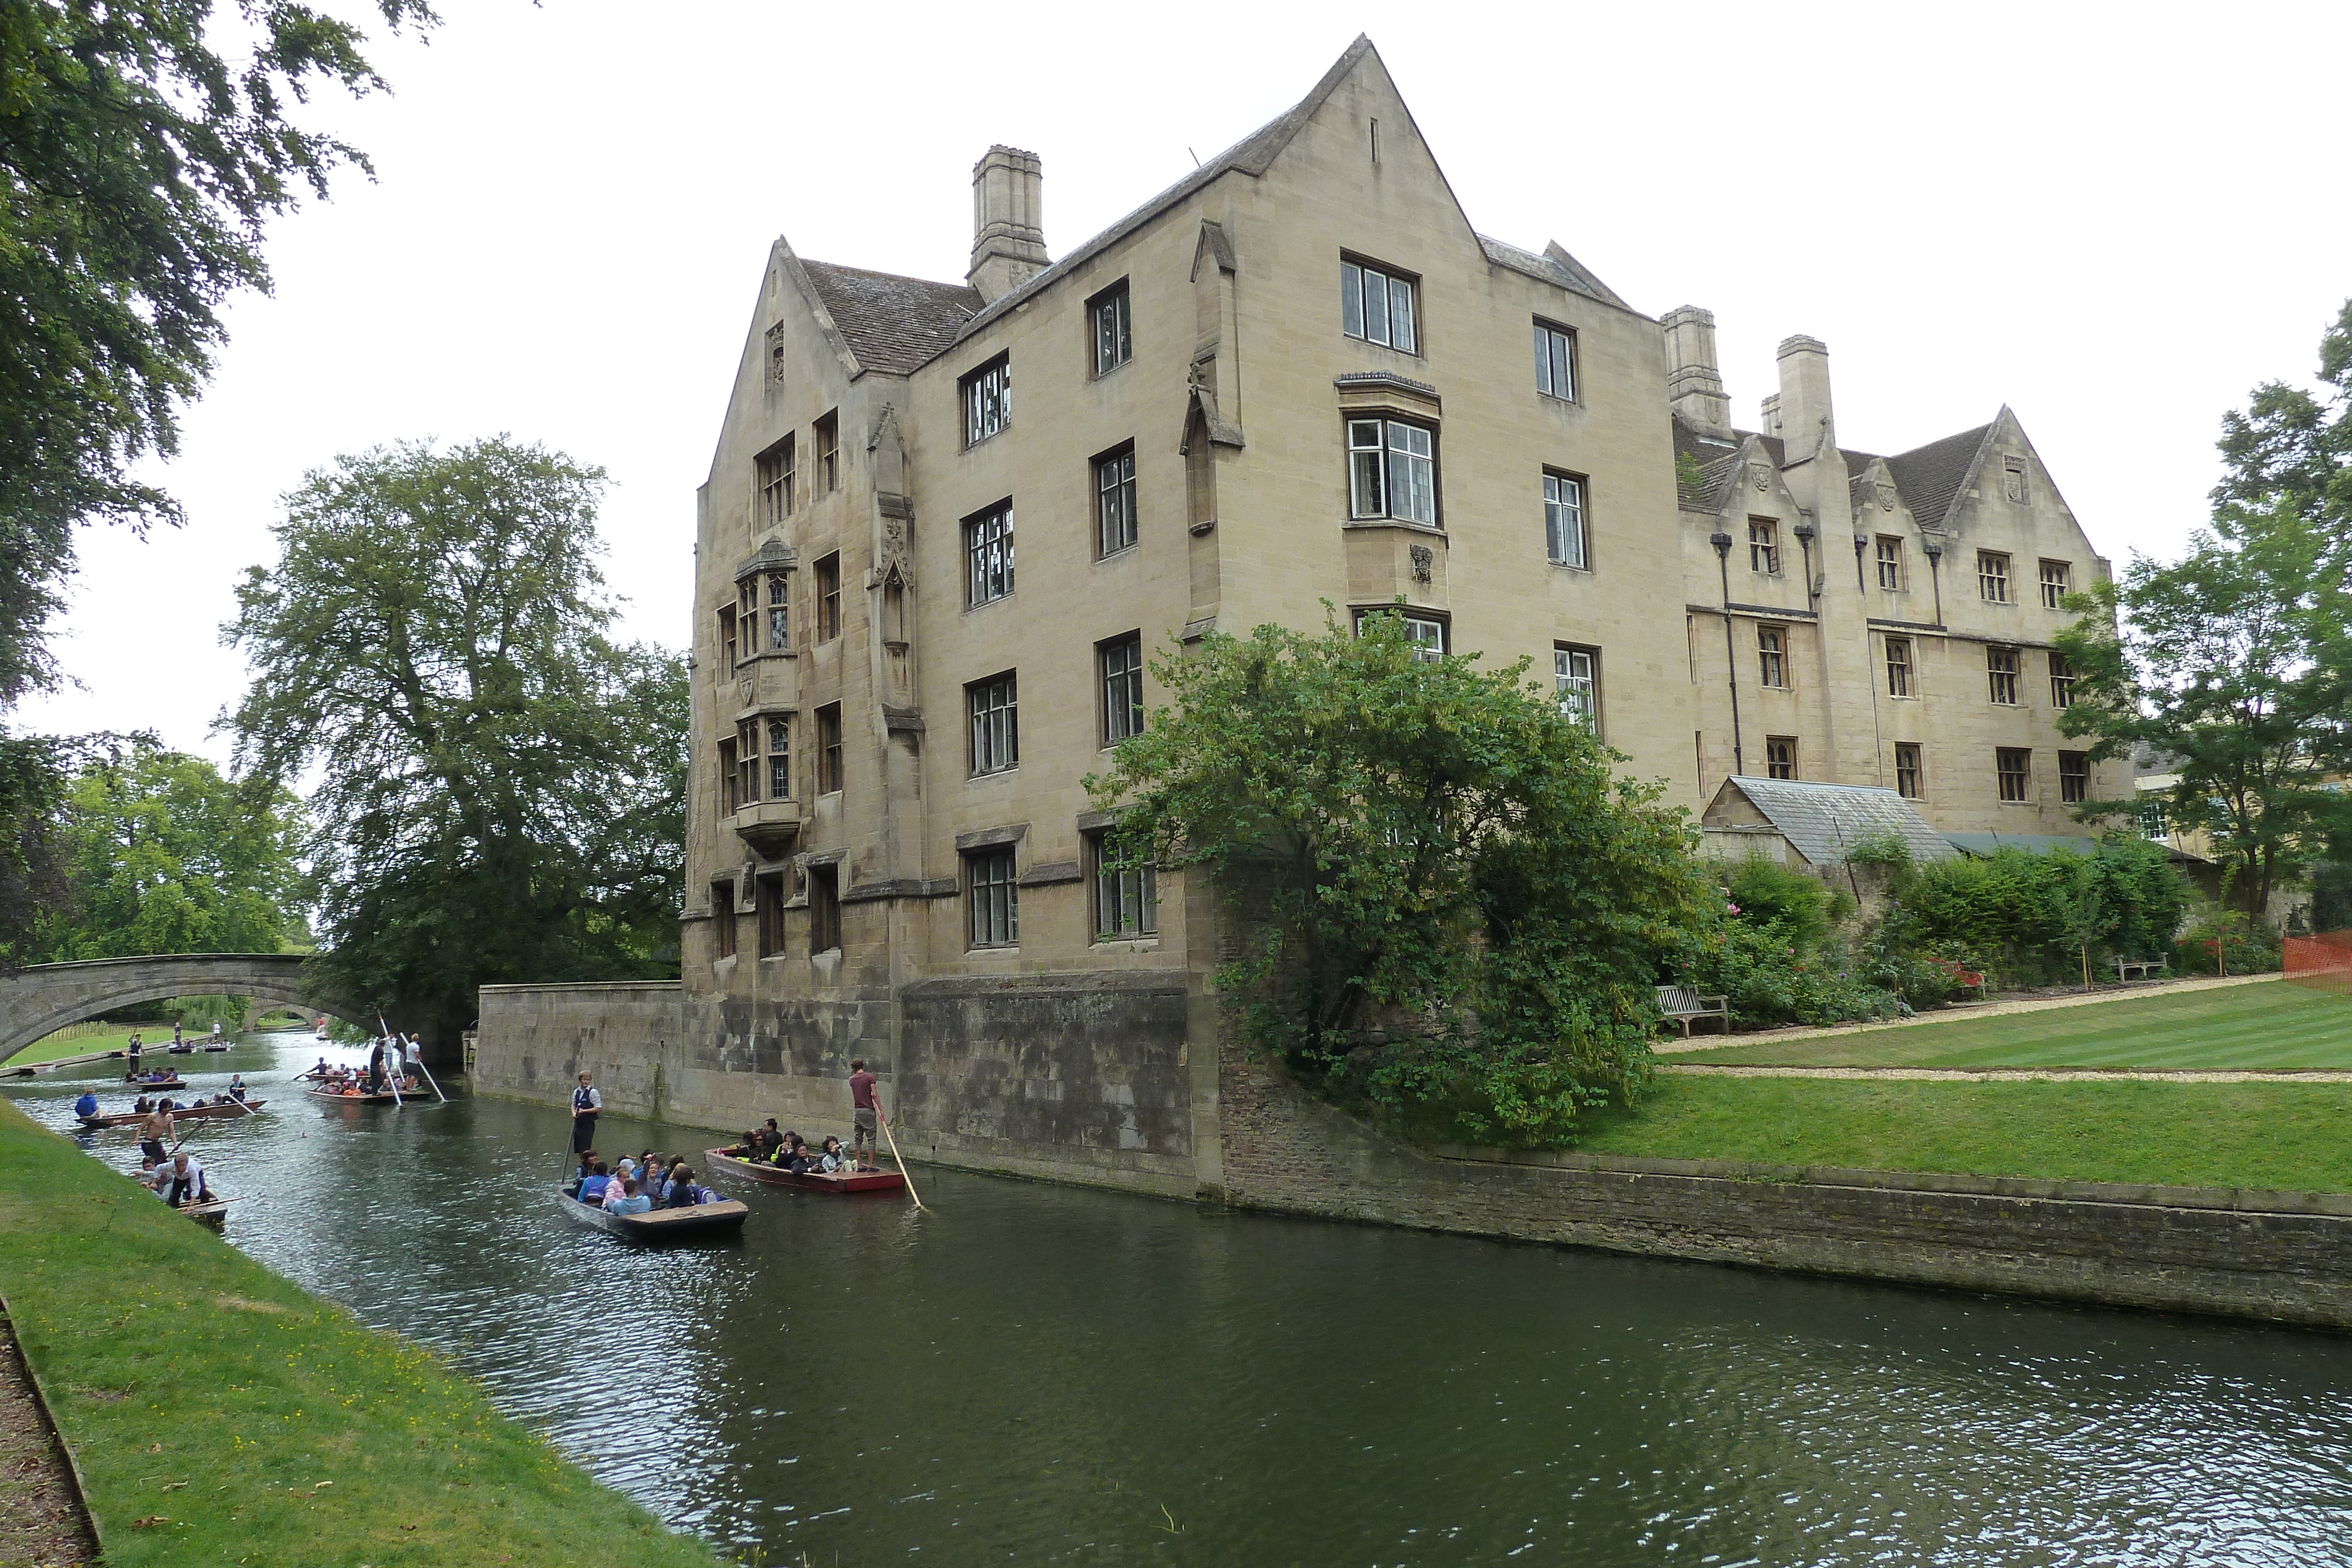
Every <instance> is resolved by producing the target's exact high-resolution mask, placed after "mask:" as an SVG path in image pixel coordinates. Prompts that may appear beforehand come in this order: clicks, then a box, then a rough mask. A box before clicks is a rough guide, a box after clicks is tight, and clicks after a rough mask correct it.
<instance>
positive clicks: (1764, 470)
mask: <svg viewBox="0 0 2352 1568" xmlns="http://www.w3.org/2000/svg"><path fill="white" fill-rule="evenodd" d="M1748 477H1749V478H1750V479H1752V480H1754V481H1755V482H1756V487H1757V488H1758V489H1759V490H1769V489H1770V488H1771V487H1772V465H1770V464H1769V463H1750V464H1749V465H1748Z"/></svg>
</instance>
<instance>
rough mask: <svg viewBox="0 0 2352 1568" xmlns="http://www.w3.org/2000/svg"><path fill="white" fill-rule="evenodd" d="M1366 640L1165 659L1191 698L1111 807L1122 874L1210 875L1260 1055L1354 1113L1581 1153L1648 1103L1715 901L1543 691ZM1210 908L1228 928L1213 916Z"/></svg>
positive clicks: (1233, 973) (1165, 713)
mask: <svg viewBox="0 0 2352 1568" xmlns="http://www.w3.org/2000/svg"><path fill="white" fill-rule="evenodd" d="M1474 664H1475V655H1474V656H1472V657H1464V658H1454V657H1436V658H1432V657H1430V656H1429V655H1428V653H1427V651H1426V650H1425V649H1424V648H1423V647H1422V646H1421V645H1420V644H1417V643H1413V642H1412V641H1410V640H1409V638H1408V637H1407V635H1406V632H1405V629H1404V626H1403V623H1402V621H1401V620H1400V619H1399V618H1398V617H1396V616H1392V615H1374V616H1370V617H1368V618H1367V619H1366V620H1365V622H1364V625H1363V628H1362V632H1361V634H1360V635H1358V634H1357V633H1355V632H1351V631H1349V629H1347V628H1345V627H1342V626H1339V625H1338V624H1337V623H1336V622H1334V623H1331V624H1328V625H1327V626H1326V628H1325V630H1324V631H1323V632H1322V633H1320V634H1319V635H1313V636H1310V635H1307V634H1305V633H1302V632H1293V631H1289V630H1286V629H1285V628H1282V627H1277V626H1260V627H1259V628H1257V629H1256V630H1255V632H1252V633H1251V635H1250V636H1249V637H1247V638H1246V639H1243V638H1235V637H1232V636H1229V635H1223V634H1212V635H1210V636H1208V637H1205V638H1203V639H1202V640H1201V642H1200V643H1198V644H1197V645H1195V646H1193V647H1192V648H1190V649H1188V650H1186V651H1185V652H1183V653H1181V655H1177V656H1173V657H1170V658H1166V659H1163V660H1160V661H1155V662H1154V664H1152V673H1153V674H1154V676H1155V677H1156V678H1157V679H1158V680H1159V681H1160V683H1161V685H1163V686H1164V687H1166V688H1167V690H1168V691H1169V693H1170V695H1171V701H1170V704H1169V706H1166V707H1165V708H1162V709H1160V710H1158V711H1156V712H1155V713H1154V714H1153V715H1152V716H1151V719H1150V725H1149V727H1148V728H1147V729H1146V731H1145V733H1144V734H1142V735H1141V736H1139V737H1136V738H1134V739H1132V740H1129V741H1127V742H1125V743H1124V744H1123V745H1121V746H1120V747H1119V749H1118V753H1117V755H1116V757H1115V758H1114V761H1113V765H1112V767H1111V768H1110V769H1109V771H1108V772H1107V773H1105V774H1102V775H1099V776H1097V777H1094V778H1091V779H1088V780H1087V788H1088V789H1089V790H1090V791H1091V792H1092V793H1093V795H1094V796H1095V798H1096V800H1097V803H1098V804H1101V805H1104V806H1106V807H1113V806H1116V807H1120V808H1121V810H1122V814H1121V815H1120V817H1119V819H1118V831H1117V836H1116V837H1115V838H1114V839H1113V840H1112V841H1110V842H1109V843H1108V845H1107V846H1106V853H1107V854H1108V856H1109V857H1110V862H1111V863H1112V864H1113V865H1114V866H1117V865H1120V864H1125V865H1129V866H1132V867H1140V866H1142V865H1145V864H1153V865H1157V866H1160V867H1164V868H1170V869H1180V870H1186V871H1192V872H1197V873H1201V874H1202V876H1203V877H1204V878H1206V879H1208V880H1210V881H1211V882H1213V883H1214V884H1215V885H1216V886H1218V887H1219V888H1221V889H1222V890H1223V894H1224V896H1226V897H1228V898H1231V899H1233V900H1234V901H1235V908H1234V914H1235V915H1236V917H1237V918H1238V920H1239V921H1240V924H1241V928H1242V929H1244V930H1246V931H1249V932H1250V933H1251V935H1250V936H1249V937H1248V938H1247V939H1246V940H1245V941H1244V943H1243V944H1242V946H1241V948H1240V951H1239V955H1238V956H1236V957H1235V958H1234V960H1233V961H1232V962H1231V963H1229V964H1228V965H1226V966H1225V967H1224V968H1223V970H1222V971H1221V972H1220V974H1219V977H1218V983H1219V985H1220V986H1221V987H1222V988H1223V989H1224V991H1225V993H1226V994H1227V995H1228V996H1229V998H1232V1000H1233V1001H1234V1004H1235V1005H1236V1006H1237V1007H1238V1008H1239V1009H1241V1013H1242V1018H1243V1020H1244V1030H1245V1032H1246V1035H1247V1038H1248V1039H1249V1040H1250V1041H1251V1042H1252V1043H1253V1044H1254V1045H1255V1047H1257V1048H1259V1049H1264V1050H1268V1051H1276V1052H1279V1053H1280V1054H1281V1055H1282V1056H1284V1057H1285V1058H1286V1060H1287V1061H1289V1062H1290V1063H1291V1064H1292V1065H1293V1066H1294V1067H1295V1068H1297V1069H1298V1070H1300V1071H1303V1072H1305V1073H1307V1075H1309V1076H1310V1078H1312V1079H1314V1080H1317V1081H1318V1082H1322V1083H1323V1084H1324V1085H1325V1086H1326V1087H1327V1088H1330V1089H1333V1090H1334V1091H1336V1092H1345V1093H1352V1094H1360V1095H1367V1096H1369V1097H1370V1099H1371V1100H1373V1101H1374V1102H1376V1103H1381V1104H1384V1105H1387V1106H1390V1107H1391V1108H1396V1109H1406V1108H1409V1107H1410V1106H1412V1105H1413V1104H1416V1103H1436V1104H1439V1105H1441V1106H1443V1107H1444V1109H1445V1110H1446V1111H1447V1112H1448V1113H1451V1114H1452V1115H1454V1117H1455V1119H1456V1120H1457V1121H1458V1123H1459V1124H1461V1126H1462V1129H1463V1130H1464V1131H1465V1132H1468V1133H1470V1134H1473V1135H1477V1136H1496V1135H1499V1136H1503V1137H1507V1138H1511V1139H1514V1140H1520V1141H1529V1142H1546V1141H1557V1140H1559V1138H1561V1137H1563V1136H1565V1135H1566V1134H1567V1133H1568V1132H1569V1130H1570V1128H1571V1127H1572V1126H1573V1124H1574V1121H1575V1118H1576V1115H1577V1113H1578V1111H1579V1109H1580V1108H1581V1107H1588V1106H1591V1105H1594V1104H1597V1103H1601V1101H1603V1100H1605V1099H1607V1098H1608V1097H1609V1096H1611V1095H1612V1094H1616V1095H1620V1096H1625V1097H1630V1096H1632V1095H1633V1094H1634V1093H1635V1092H1638V1090H1639V1088H1640V1086H1641V1084H1642V1083H1643V1082H1644V1081H1645V1079H1646V1076H1647V1071H1648V1063H1649V1048H1648V1043H1647V1041H1648V1032H1649V1027H1650V1025H1651V1023H1652V1022H1653V1021H1654V1019H1655V1016H1656V1013H1655V1002H1654V994H1653V993H1652V990H1651V986H1652V985H1653V983H1654V980H1655V979H1656V977H1657V975H1658V972H1659V970H1660V969H1661V967H1662V966H1663V965H1664V963H1665V962H1666V961H1667V959H1668V957H1669V956H1670V955H1671V953H1672V952H1673V951H1675V949H1676V948H1677V946H1679V945H1680V943H1681V942H1682V940H1683V929H1684V927H1685V926H1686V925H1688V924H1689V923H1690V921H1691V920H1692V919H1693V918H1694V916H1695V912H1696V910H1697V909H1698V907H1699V901H1700V900H1701V898H1702V897H1703V896H1704V895H1705V889H1706V885H1707V884H1706V879H1705V878H1704V877H1703V876H1702V875H1701V874H1700V873H1699V871H1698V869H1697V867H1696V863H1695V862H1694V861H1693V859H1692V856H1691V837H1690V833H1689V830H1688V827H1687V824H1686V821H1685V819H1684V817H1683V816H1682V814H1681V813H1679V812H1676V811H1670V810H1665V809H1664V808H1662V807H1661V806H1659V804H1658V803H1657V802H1658V798H1659V795H1660V793H1661V787H1657V786H1647V785H1639V784H1635V783H1633V782H1631V781H1628V780H1623V779H1618V778H1616V777H1615V776H1614V774H1613V772H1612V764H1613V763H1615V762H1619V761H1622V758H1621V757H1619V756H1618V755H1617V754H1616V753H1613V752H1612V751H1611V750H1610V749H1609V748H1608V747H1605V746H1603V745H1602V744H1601V741H1600V740H1599V738H1598V737H1595V736H1594V734H1593V733H1592V731H1591V728H1590V727H1587V726H1586V725H1585V724H1584V723H1583V722H1581V721H1580V719H1578V718H1576V717H1574V716H1570V715H1567V714H1563V713H1562V712H1561V711H1560V707H1559V702H1558V700H1557V699H1556V698H1554V697H1551V696H1549V695H1546V694H1544V693H1543V692H1541V691H1540V690H1539V689H1538V688H1537V687H1535V686H1534V685H1527V684H1524V677H1525V675H1526V674H1527V669H1528V665H1527V662H1526V661H1524V660H1522V661H1520V662H1519V663H1518V664H1513V665H1512V666H1510V667H1509V668H1507V669H1502V670H1496V671H1491V672H1482V671H1479V670H1477V669H1475V667H1474ZM1201 907H1206V905H1202V906H1201Z"/></svg>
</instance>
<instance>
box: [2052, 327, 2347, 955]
mask: <svg viewBox="0 0 2352 1568" xmlns="http://www.w3.org/2000/svg"><path fill="white" fill-rule="evenodd" d="M2320 372H2321V378H2322V381H2323V382H2324V383H2325V384H2326V385H2327V386H2328V387H2330V388H2332V389H2333V391H2332V392H2331V393H2330V394H2329V395H2328V396H2326V397H2324V398H2323V397H2320V396H2315V395H2314V394H2312V393H2309V392H2303V391H2301V390H2299V389H2296V388H2293V387H2288V386H2284V385H2283V384H2281V383H2278V382H2271V383H2268V384H2266V385H2264V386H2262V387H2258V388H2256V389H2255V391H2254V395H2253V399H2252V406H2251V409H2250V411H2249V412H2248V413H2235V412H2233V413H2230V414H2228V415H2227V416H2226V417H2225V418H2224V420H2223V422H2222V436H2221V453H2222V455H2223V457H2224V459H2225V460H2226V461H2227V463H2228V465H2229V471H2228V473H2227V475H2226V476H2225V477H2224V478H2223V480H2222V481H2221V484H2220V485H2219V486H2216V487H2215V489H2214V491H2213V501H2214V508H2213V524H2212V527H2211V528H2210V530H2200V532H2199V533H2198V534H2196V535H2195V536H2194V537H2193V538H2191V540H2190V543H2189V551H2188V553H2187V554H2186V555H2184V556H2183V557H2182V558H2181V559H2179V560H2178V561H2174V562H2171V563H2168V564H2164V563H2158V562H2155V561H2151V560H2148V559H2145V558H2135V559H2134V560H2133V561H2132V563H2131V565H2130V566H2129V567H2127V568H2126V570H2125V572H2124V575H2123V577H2122V578H2121V579H2120V580H2116V581H2114V582H2107V583H2101V584H2098V585H2097V586H2096V588H2095V590H2094V591H2092V592H2091V593H2089V594H2085V595H2079V596H2076V597H2075V598H2074V599H2071V600H2070V601H2068V602H2069V604H2070V607H2072V608H2074V609H2075V610H2077V611H2081V612H2088V613H2087V614H2085V616H2084V619H2083V620H2081V621H2079V622H2077V623H2076V624H2075V625H2074V626H2073V627H2071V628H2069V629H2068V630H2067V631H2065V632H2062V633H2060V635H2059V637H2058V639H2057V642H2058V646H2059V648H2060V650H2061V651H2062V652H2063V653H2065V654H2066V656H2067V657H2068V659H2069V660H2070V661H2072V662H2073V664H2074V667H2075V670H2076V672H2077V679H2076V684H2075V692H2076V701H2075V703H2074V706H2072V707H2070V708H2068V709H2067V710H2066V711H2065V712H2064V713H2063V714H2062V715H2061V716H2060V717H2059V727H2060V728H2061V729H2062V730H2063V732H2064V733H2066V734H2068V735H2072V736H2085V737H2091V738H2092V740H2093V743H2094V744H2093V746H2092V748H2091V755H2092V757H2094V758H2110V757H2132V756H2134V755H2135V754H2137V753H2138V752H2140V751H2142V750H2149V751H2154V752H2157V753H2160V754H2162V756H2163V758H2164V759H2165V763H2166V766H2167V767H2168V768H2169V769H2170V770H2171V771H2173V772H2175V773H2177V774H2178V775H2179V783H2178V784H2177V785H2176V786H2174V787H2173V789H2171V790H2170V791H2169V792H2168V798H2167V800H2166V801H2165V809H2166V814H2167V816H2168V819H2169V820H2170V821H2173V822H2174V823H2176V824H2178V825H2179V826H2180V827H2183V828H2189V829H2196V828H2202V829H2204V830H2206V831H2208V832H2209V833H2210V834H2211V836H2212V839H2213V843H2214V847H2215V849H2216V850H2217V851H2218V852H2220V853H2221V855H2222V856H2223V858H2224V861H2225V862H2226V864H2227V867H2228V872H2229V887H2230V892H2231V902H2233V903H2235V904H2238V905H2240V906H2241V907H2242V908H2243V909H2245V910H2246V911H2247V912H2248V913H2249V914H2251V915H2256V916H2259V915H2261V914H2262V913H2263V910H2264V908H2265V907H2266V906H2267V905H2268V904H2269V902H2270V897H2271V894H2272V893H2273V891H2274V890H2275V889H2277V888H2279V887H2282V886H2284V885H2287V884H2288V883H2291V882H2292V881H2294V879H2295V878H2296V877H2297V876H2298V875H2299V874H2300V873H2302V872H2303V870H2304V869H2305V867H2306V866H2307V865H2309V864H2310V863H2311V862H2313V861H2314V860H2315V858H2316V857H2317V856H2318V855H2319V854H2320V853H2321V852H2322V850H2323V844H2324V840H2325V837H2326V832H2327V831H2328V830H2329V829H2330V828H2331V827H2335V828H2336V831H2341V819H2342V815H2343V812H2344V810H2345V804H2344V800H2343V797H2342V796H2341V795H2340V794H2338V793H2336V792H2335V791H2333V790H2330V789H2324V788H2323V787H2322V786H2323V785H2325V784H2326V783H2328V782H2329V781H2330V780H2331V779H2335V778H2336V777H2339V776H2340V775H2341V774H2342V773H2343V772H2344V770H2345V769H2346V768H2347V766H2352V613H2347V612H2352V591H2347V582H2352V303H2347V305H2346V307H2345V309H2344V312H2343V314H2342V315H2341V316H2340V317H2339V318H2338V319H2337V321H2336V324H2335V326H2334V327H2332V328H2331V329H2329V331H2328V332H2327V334H2326V338H2325V339H2324V340H2323V341H2322V344H2321V350H2320ZM2129 804H2130V803H2129V802H2124V801H2090V802H2086V803H2085V804H2084V807H2083V808H2082V809H2081V810H2078V812H2077V815H2078V816H2082V817H2084V818H2093V817H2097V816H2102V815H2112V814H2115V813H2116V812H2117V811H2119V810H2127V809H2128V808H2129Z"/></svg>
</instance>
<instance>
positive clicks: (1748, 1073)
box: [1658, 1061, 2352, 1083]
mask: <svg viewBox="0 0 2352 1568" xmlns="http://www.w3.org/2000/svg"><path fill="white" fill-rule="evenodd" d="M1658 1071H1661V1072H1666V1073H1672V1074H1675V1076H1677V1077H1685V1078H1916V1079H1921V1080H1924V1081H1926V1082H1934V1083H2026V1082H2049V1083H2111V1082H2115V1081H2116V1080H2117V1079H2126V1078H2128V1079H2135V1080H2137V1081H2139V1082H2147V1083H2352V1072H2338V1071H2299V1072H2258V1071H2248V1070H2245V1069H2242V1068H2193V1069H2189V1070H2186V1071H2179V1072H2162V1071H2149V1070H2147V1068H2143V1067H1982V1068H1978V1067H1734V1066H1730V1065H1727V1064H1723V1063H1717V1062H1703V1061H1684V1062H1666V1063H1664V1064H1663V1065H1661V1066H1660V1067H1659V1069H1658Z"/></svg>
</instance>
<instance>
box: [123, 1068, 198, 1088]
mask: <svg viewBox="0 0 2352 1568" xmlns="http://www.w3.org/2000/svg"><path fill="white" fill-rule="evenodd" d="M122 1082H125V1083H128V1084H130V1085H131V1086H132V1087H133V1088H136V1089H185V1088H186V1087H187V1086H188V1081H187V1080H186V1079H184V1078H183V1077H181V1076H180V1075H179V1073H178V1072H177V1071H173V1074H172V1076H171V1077H169V1078H147V1077H143V1076H142V1075H141V1074H139V1073H135V1072H126V1073H124V1074H123V1075H122Z"/></svg>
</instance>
